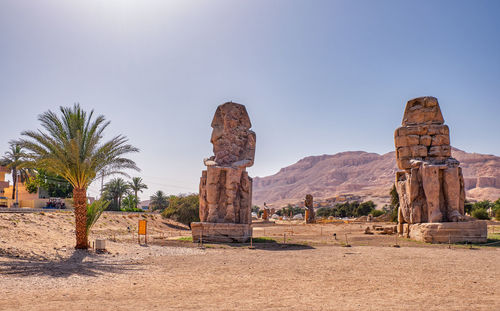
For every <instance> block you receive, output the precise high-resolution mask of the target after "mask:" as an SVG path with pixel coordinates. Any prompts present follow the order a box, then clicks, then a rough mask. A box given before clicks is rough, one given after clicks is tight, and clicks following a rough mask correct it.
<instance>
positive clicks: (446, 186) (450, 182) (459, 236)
mask: <svg viewBox="0 0 500 311" xmlns="http://www.w3.org/2000/svg"><path fill="white" fill-rule="evenodd" d="M394 142H395V146H396V161H397V165H398V167H399V169H401V170H403V171H400V172H397V173H396V189H397V191H398V194H399V203H400V207H399V212H398V223H399V225H398V231H399V232H400V233H403V232H404V233H406V235H407V236H410V237H412V236H413V237H415V238H417V239H422V240H425V241H429V242H449V241H450V239H452V235H454V236H453V241H451V242H455V241H459V240H460V241H464V240H467V241H476V240H474V238H473V237H472V236H473V235H474V236H477V241H479V240H481V241H483V240H485V239H486V236H485V237H484V239H483V237H482V235H483V232H482V231H481V230H482V229H483V224H482V223H481V222H467V223H460V224H450V223H452V222H454V223H457V222H463V221H465V217H464V202H465V189H464V178H463V175H462V169H461V168H460V166H459V164H460V163H459V162H458V161H457V160H455V159H454V158H452V157H451V147H450V136H449V128H448V126H447V125H445V124H444V119H443V115H442V114H441V109H440V108H439V103H438V101H437V99H436V98H435V97H419V98H415V99H412V100H410V101H408V103H407V104H406V109H405V112H404V116H403V122H402V126H401V127H400V128H398V129H396V131H395V133H394ZM423 223H435V224H439V225H428V224H427V225H415V226H412V225H413V224H423ZM404 224H406V225H404ZM457 229H460V230H458V231H457ZM412 231H413V232H412ZM429 239H431V240H429Z"/></svg>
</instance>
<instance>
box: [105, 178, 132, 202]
mask: <svg viewBox="0 0 500 311" xmlns="http://www.w3.org/2000/svg"><path fill="white" fill-rule="evenodd" d="M129 190H130V187H129V185H128V183H126V182H125V180H123V178H120V177H118V178H113V179H111V180H110V181H109V182H107V183H106V184H105V185H104V193H105V194H106V196H109V197H110V198H112V200H113V205H114V208H115V209H116V210H120V207H121V206H122V198H123V196H124V195H126V194H128V192H129Z"/></svg>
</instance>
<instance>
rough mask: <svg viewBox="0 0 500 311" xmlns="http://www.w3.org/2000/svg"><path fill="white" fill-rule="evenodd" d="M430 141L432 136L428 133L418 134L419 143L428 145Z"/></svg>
mask: <svg viewBox="0 0 500 311" xmlns="http://www.w3.org/2000/svg"><path fill="white" fill-rule="evenodd" d="M431 142H432V137H431V136H429V135H422V136H420V140H419V145H422V146H430V145H431Z"/></svg>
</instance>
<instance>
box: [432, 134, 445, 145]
mask: <svg viewBox="0 0 500 311" xmlns="http://www.w3.org/2000/svg"><path fill="white" fill-rule="evenodd" d="M449 144H450V136H449V135H443V134H439V135H435V136H432V142H431V146H443V145H449Z"/></svg>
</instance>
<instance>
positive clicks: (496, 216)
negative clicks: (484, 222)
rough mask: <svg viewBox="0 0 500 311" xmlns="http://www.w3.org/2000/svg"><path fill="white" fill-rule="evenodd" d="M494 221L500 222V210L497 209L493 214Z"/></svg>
mask: <svg viewBox="0 0 500 311" xmlns="http://www.w3.org/2000/svg"><path fill="white" fill-rule="evenodd" d="M495 219H496V220H498V221H500V209H497V211H496V213H495Z"/></svg>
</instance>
